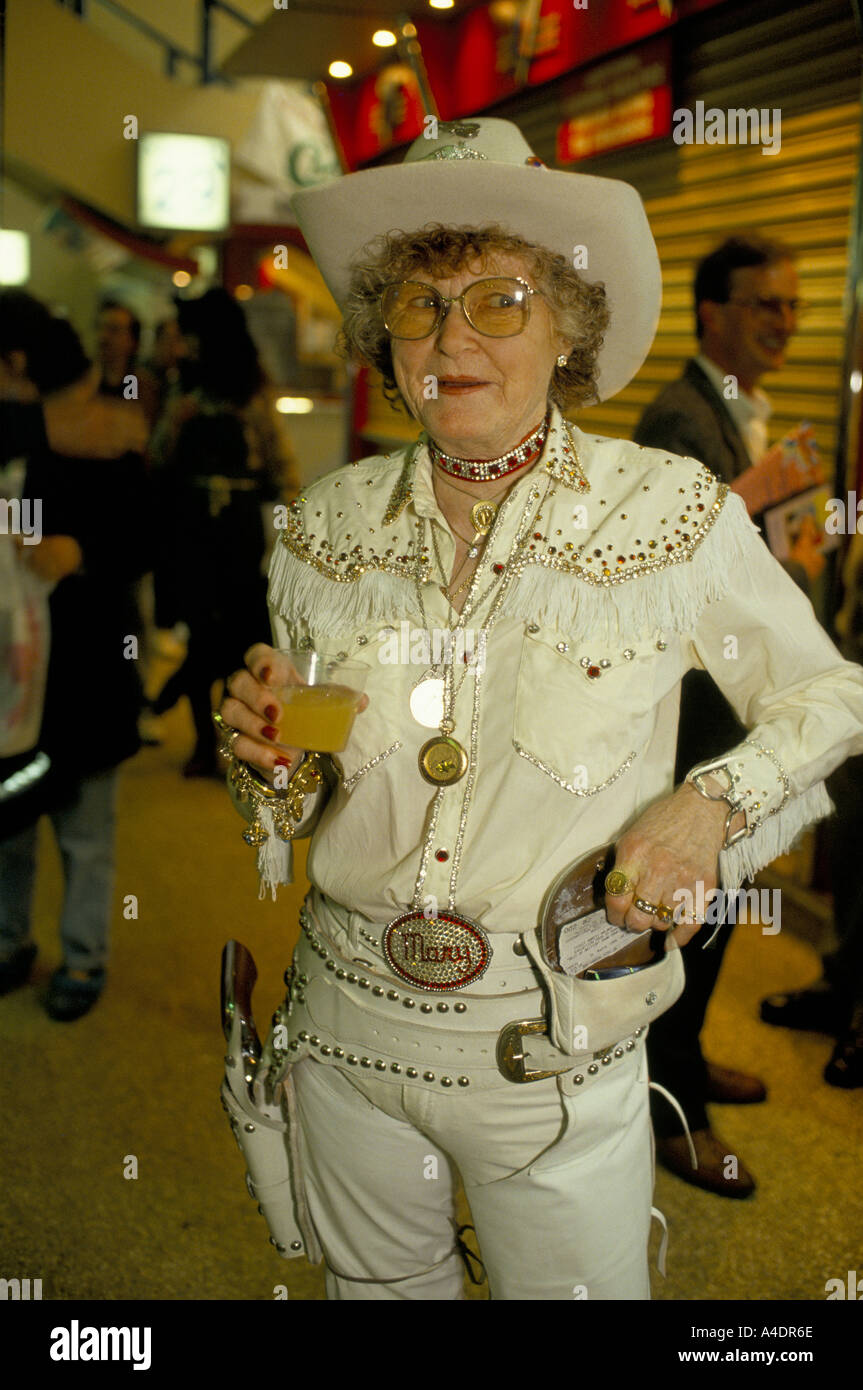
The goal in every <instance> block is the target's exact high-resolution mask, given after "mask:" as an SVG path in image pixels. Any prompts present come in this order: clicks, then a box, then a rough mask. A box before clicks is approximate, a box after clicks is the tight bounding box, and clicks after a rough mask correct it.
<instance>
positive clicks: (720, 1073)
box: [704, 1062, 767, 1105]
mask: <svg viewBox="0 0 863 1390" xmlns="http://www.w3.org/2000/svg"><path fill="white" fill-rule="evenodd" d="M704 1099H705V1100H712V1101H718V1102H720V1103H721V1104H723V1105H757V1104H758V1102H759V1101H761V1100H766V1099H767V1087H766V1086H765V1085H764V1082H763V1081H759V1079H758V1077H757V1076H746V1075H745V1073H744V1072H742V1071H729V1069H728V1067H715V1066H714V1065H713V1063H712V1062H708V1063H707V1094H706V1095H705V1097H704Z"/></svg>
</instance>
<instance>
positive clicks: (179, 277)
mask: <svg viewBox="0 0 863 1390" xmlns="http://www.w3.org/2000/svg"><path fill="white" fill-rule="evenodd" d="M171 279H172V280H173V282H174V284H175V285H176V286H177V289H178V290H184V289H185V288H186V286H187V285H189V284H191V281H192V277H191V275H190V274H189V272H188V270H175V271H174V273H173V275H172V276H171Z"/></svg>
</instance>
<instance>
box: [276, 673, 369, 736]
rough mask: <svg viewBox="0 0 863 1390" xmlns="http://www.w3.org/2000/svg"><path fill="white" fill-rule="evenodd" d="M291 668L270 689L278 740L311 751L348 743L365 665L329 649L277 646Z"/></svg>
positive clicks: (365, 675)
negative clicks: (276, 706) (276, 713)
mask: <svg viewBox="0 0 863 1390" xmlns="http://www.w3.org/2000/svg"><path fill="white" fill-rule="evenodd" d="M279 656H280V657H282V658H284V661H283V662H280V663H279V665H280V666H282V667H284V664H285V662H287V663H288V664H289V667H290V668H291V672H292V673H291V675H290V676H289V678H288V679H287V680H286V681H285V682H284V683H283V684H281V685H278V686H276V685H274V686H272V687H271V689H272V691H273V694H274V695H275V697H276V699H277V700H278V702H279V704H280V705H281V711H280V713H279V717H278V719H276V720H275V725H276V728H277V729H278V731H279V736H278V739H277V742H278V744H279V745H280V746H281V747H283V748H303V749H308V750H309V751H310V752H314V753H340V752H341V751H342V749H343V748H345V747H346V746H347V743H348V739H349V738H350V736H351V731H352V729H353V727H354V719H355V718H356V715H357V708H358V706H359V703H360V700H361V698H362V694H363V690H364V689H365V684H366V680H367V678H368V674H369V670H370V667H368V666H367V665H366V664H365V663H364V662H362V661H347V660H344V659H340V658H339V657H338V656H337V655H335V654H334V653H332V652H320V651H309V650H306V649H303V650H301V651H300V650H295V649H292V648H281V649H280V650H279Z"/></svg>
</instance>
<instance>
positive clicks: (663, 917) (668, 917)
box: [656, 903, 674, 922]
mask: <svg viewBox="0 0 863 1390" xmlns="http://www.w3.org/2000/svg"><path fill="white" fill-rule="evenodd" d="M656 915H657V917H658V918H659V920H660V922H673V921H674V912H673V911H672V909H671V908H670V907H666V906H665V903H660V904H659V906H658V907H657V909H656Z"/></svg>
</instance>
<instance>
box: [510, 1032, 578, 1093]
mask: <svg viewBox="0 0 863 1390" xmlns="http://www.w3.org/2000/svg"><path fill="white" fill-rule="evenodd" d="M536 1033H542V1034H545V1036H546V1037H548V1025H547V1023H546V1021H545V1019H544V1018H522V1019H516V1020H515V1021H514V1022H513V1023H507V1024H506V1025H505V1027H503V1028H502V1029H501V1030H500V1034H499V1036H498V1040H497V1049H496V1057H497V1069H498V1071H499V1072H500V1074H501V1076H504V1077H505V1078H506V1080H507V1081H518V1082H523V1081H542V1080H544V1079H545V1078H546V1077H548V1076H559V1075H560V1074H561V1072H565V1071H571V1070H572V1068H573V1066H574V1065H575V1064H574V1063H570V1065H569V1066H568V1067H557V1068H555V1070H554V1071H542V1070H539V1069H536V1070H531V1069H530V1068H529V1067H526V1066H525V1065H524V1049H523V1048H522V1046H521V1040H522V1038H525V1037H529V1036H531V1035H533V1034H536Z"/></svg>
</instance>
